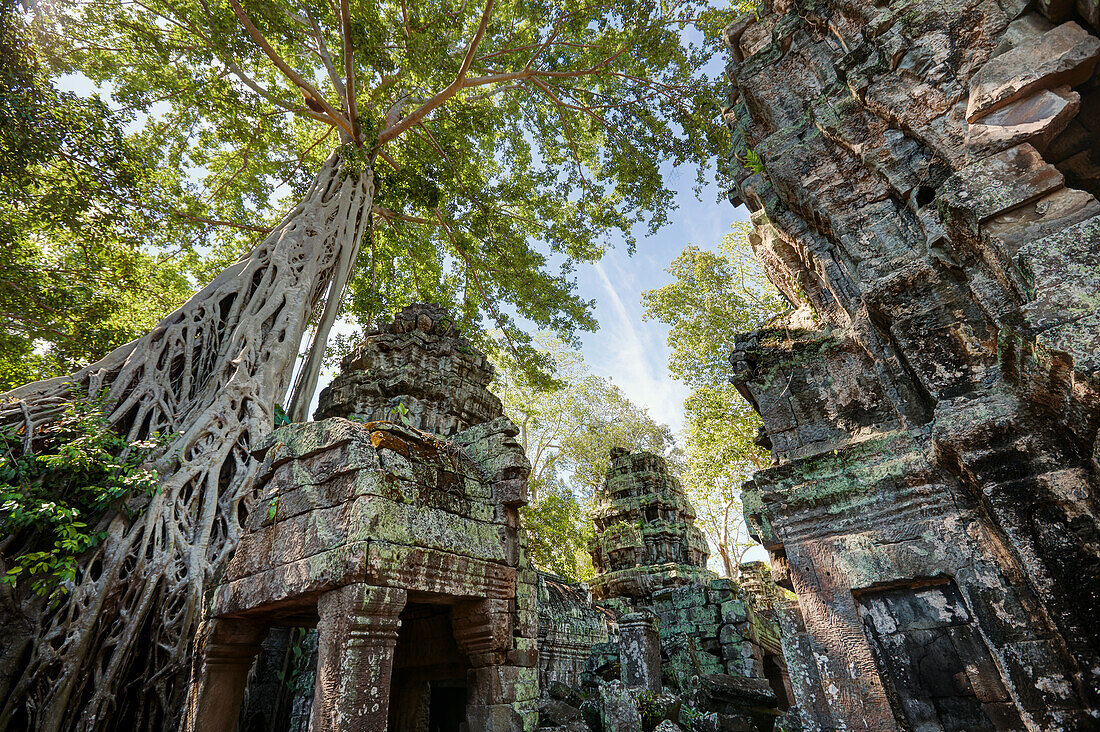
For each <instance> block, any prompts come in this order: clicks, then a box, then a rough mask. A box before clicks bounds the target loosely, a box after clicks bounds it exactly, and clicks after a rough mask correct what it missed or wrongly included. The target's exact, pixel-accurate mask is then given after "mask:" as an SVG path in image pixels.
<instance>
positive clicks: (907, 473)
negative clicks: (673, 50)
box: [725, 0, 1100, 730]
mask: <svg viewBox="0 0 1100 732" xmlns="http://www.w3.org/2000/svg"><path fill="white" fill-rule="evenodd" d="M1098 20H1100V6H1098V4H1097V2H1096V0H1078V1H1077V2H1076V3H1074V2H1066V1H1065V0H1042V1H1040V2H1039V3H1038V4H1033V3H1027V2H1022V1H1021V0H961V1H960V0H954V1H946V0H919V1H917V2H897V1H888V2H878V3H877V4H872V3H865V2H858V3H857V2H847V1H846V0H815V1H810V0H799V1H798V2H791V1H790V0H780V1H777V2H775V3H774V5H772V6H770V7H763V8H761V9H760V10H759V13H758V14H749V15H745V16H742V17H741V18H738V19H737V20H735V21H734V22H733V23H732V24H731V25H730V26H729V27H728V28H727V29H726V31H725V37H726V38H725V39H726V41H727V44H728V45H729V47H730V50H731V56H732V61H731V63H730V65H729V67H728V69H727V71H728V76H729V79H730V82H731V85H730V90H729V98H728V107H727V109H726V110H725V119H726V121H727V123H728V124H729V126H730V129H731V132H732V136H733V146H732V150H731V156H730V165H731V168H732V170H733V172H734V174H735V177H736V179H737V184H736V186H735V190H734V192H733V194H732V196H731V198H732V199H733V202H734V203H735V204H736V203H740V202H744V203H745V204H746V205H747V206H748V208H749V210H750V211H751V212H752V220H753V222H754V224H755V229H754V232H753V234H752V237H751V240H752V244H753V247H754V250H755V252H756V254H757V255H758V257H759V258H760V259H761V260H762V262H763V263H764V266H765V268H766V269H767V271H768V274H769V276H770V278H771V279H772V281H773V282H774V283H775V284H776V285H777V286H778V287H779V288H780V289H781V290H782V291H783V292H784V293H785V294H786V295H787V297H788V298H789V299H790V300H791V301H792V302H793V303H796V304H797V306H798V307H797V308H793V309H792V310H791V311H790V312H788V313H787V314H785V315H784V316H781V317H780V318H779V319H777V320H775V321H773V322H772V323H769V324H768V325H767V326H766V327H764V328H762V329H760V330H758V331H755V332H753V333H746V334H743V335H741V336H740V337H739V338H738V339H737V341H736V343H734V344H732V345H733V351H734V353H733V356H732V359H733V365H734V371H735V373H736V377H735V383H737V384H738V386H739V388H740V390H741V391H742V393H743V395H744V396H745V397H746V398H747V399H748V400H749V401H750V402H751V403H752V404H753V406H754V408H756V409H757V411H759V413H760V415H761V417H762V418H763V422H764V426H765V429H764V432H763V433H762V434H761V437H760V439H761V441H762V442H763V443H764V444H765V445H767V446H769V447H770V448H771V450H772V454H773V457H774V462H773V465H772V467H770V468H768V469H766V470H764V471H761V472H760V473H758V474H757V475H756V476H755V478H754V479H753V480H752V481H751V482H750V483H749V484H748V485H747V486H746V487H747V491H746V494H745V505H746V512H747V517H748V520H749V522H750V525H751V526H752V528H753V530H754V532H755V533H756V535H757V536H758V537H759V538H760V540H761V541H762V542H763V543H764V545H765V546H766V547H767V548H768V549H769V551H770V553H771V556H772V568H773V574H774V576H775V577H776V578H777V579H778V580H780V582H781V583H782V584H785V585H787V586H788V587H790V588H791V589H793V590H794V591H795V592H796V593H797V595H798V602H797V604H796V605H792V606H791V607H790V608H789V613H788V616H787V619H786V630H787V631H788V634H789V637H788V638H787V640H786V641H785V643H786V650H787V656H788V663H789V667H790V672H791V677H792V684H793V686H794V689H795V693H796V696H797V697H798V701H799V706H800V708H801V711H802V715H803V722H804V724H805V725H806V727H807V728H808V729H868V730H888V729H936V730H938V729H944V730H962V729H966V730H979V729H981V730H984V729H989V730H994V729H996V730H1003V729H1043V730H1062V729H1065V730H1084V729H1096V728H1097V725H1100V718H1098V711H1097V709H1098V704H1097V690H1098V688H1100V622H1097V620H1096V618H1097V617H1098V616H1100V526H1098V522H1097V490H1098V487H1097V478H1098V473H1100V445H1098V443H1097V428H1098V426H1100V307H1098V306H1100V204H1098V203H1097V200H1096V198H1095V197H1094V194H1095V193H1096V192H1098V191H1100V80H1098V78H1097V75H1096V65H1097V58H1098V57H1100V38H1097V23H1098Z"/></svg>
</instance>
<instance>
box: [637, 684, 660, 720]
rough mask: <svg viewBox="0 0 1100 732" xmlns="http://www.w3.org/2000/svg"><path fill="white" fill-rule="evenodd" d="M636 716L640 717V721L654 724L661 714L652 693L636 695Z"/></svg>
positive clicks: (646, 692)
mask: <svg viewBox="0 0 1100 732" xmlns="http://www.w3.org/2000/svg"><path fill="white" fill-rule="evenodd" d="M637 706H638V714H640V715H642V721H644V722H654V721H657V717H658V716H660V714H661V707H660V705H659V704H658V703H657V695H656V694H654V693H653V692H652V691H643V692H642V693H640V694H638V699H637Z"/></svg>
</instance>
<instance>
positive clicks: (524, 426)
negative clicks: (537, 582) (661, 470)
mask: <svg viewBox="0 0 1100 732" xmlns="http://www.w3.org/2000/svg"><path fill="white" fill-rule="evenodd" d="M537 344H538V347H539V350H540V353H541V355H542V357H543V358H544V359H545V361H546V362H547V363H549V364H550V365H551V368H552V369H553V374H554V375H555V378H556V382H555V383H554V384H552V385H551V386H549V387H543V386H541V385H538V384H532V383H531V382H529V381H527V380H526V378H525V374H524V372H523V371H522V370H521V369H519V368H517V367H516V366H515V365H513V364H509V363H508V362H505V361H497V363H496V366H497V374H496V379H495V380H494V382H493V386H492V389H493V390H494V391H495V392H496V393H497V394H498V395H499V396H500V398H501V401H503V402H504V411H505V413H506V414H507V415H508V416H509V417H510V418H511V419H512V421H513V422H515V423H516V425H517V426H518V427H519V429H520V434H519V440H520V444H521V445H523V449H524V451H525V452H526V454H527V458H528V459H529V460H530V461H531V479H530V500H531V503H530V505H528V506H527V507H526V508H524V509H523V511H522V516H523V519H524V525H525V526H526V527H527V532H528V535H529V536H530V538H531V549H530V551H531V557H532V559H533V560H534V562H535V564H536V565H537V566H540V567H542V568H544V569H550V570H552V571H553V572H555V573H557V574H559V575H561V576H562V577H564V578H566V579H568V580H571V581H580V580H586V579H590V578H591V577H592V574H593V571H594V570H593V568H592V561H591V557H590V556H589V554H588V540H589V539H590V538H591V535H592V524H591V521H590V519H589V516H588V514H589V512H590V510H591V508H592V498H593V494H594V493H595V491H596V490H597V489H598V488H599V487H600V485H602V483H603V481H604V477H605V475H606V474H607V469H608V466H609V464H610V450H611V448H612V447H625V448H628V449H630V450H649V451H651V452H655V453H657V454H660V455H666V456H668V455H670V454H671V452H672V450H673V438H672V432H671V430H670V429H669V428H668V426H667V425H660V424H657V423H656V422H655V421H654V420H653V418H652V417H650V416H649V414H648V413H647V412H646V411H645V410H644V409H642V408H640V407H638V406H637V405H635V404H633V403H632V402H631V401H630V400H629V399H627V398H626V395H624V394H623V393H622V391H621V390H620V389H619V388H618V387H616V386H615V385H614V384H611V383H610V382H609V381H607V380H606V379H602V378H600V377H598V376H595V375H593V374H592V373H590V372H589V371H588V368H587V367H586V366H585V364H584V361H583V360H582V359H581V357H580V355H579V354H578V353H576V352H575V351H572V350H571V349H569V348H568V347H567V346H566V345H565V344H563V343H562V342H560V341H556V340H553V339H546V338H543V339H541V340H539V341H537Z"/></svg>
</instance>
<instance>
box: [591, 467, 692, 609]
mask: <svg viewBox="0 0 1100 732" xmlns="http://www.w3.org/2000/svg"><path fill="white" fill-rule="evenodd" d="M596 503H597V507H596V511H595V512H594V513H593V515H592V521H593V523H594V524H595V526H596V532H597V534H596V537H595V540H594V541H593V542H592V544H591V546H590V547H589V551H590V552H591V554H592V564H593V565H594V566H595V568H596V578H595V579H594V580H593V581H592V594H593V595H594V596H595V597H596V598H598V599H601V600H602V599H606V598H609V597H632V598H637V599H642V598H648V597H651V596H652V595H653V592H654V591H655V590H659V589H661V588H662V587H672V586H675V585H682V584H686V583H696V584H702V583H705V582H706V581H707V580H708V579H710V577H711V574H710V573H709V572H708V571H707V569H706V564H707V540H706V537H704V536H703V532H702V531H700V530H699V529H698V528H697V527H696V526H695V524H694V519H695V511H694V509H692V507H691V504H690V503H688V500H687V498H686V497H685V495H684V489H683V487H681V486H680V482H679V481H678V480H676V479H675V478H674V477H673V476H672V475H670V474H669V472H668V468H667V466H666V465H665V462H664V460H663V459H662V458H660V457H658V456H657V455H653V454H650V453H647V452H640V453H634V454H630V453H629V452H628V451H627V450H625V449H623V448H613V449H612V450H611V467H610V469H609V471H608V473H607V480H606V482H605V483H604V486H603V490H601V491H600V492H599V493H598V494H597V495H596Z"/></svg>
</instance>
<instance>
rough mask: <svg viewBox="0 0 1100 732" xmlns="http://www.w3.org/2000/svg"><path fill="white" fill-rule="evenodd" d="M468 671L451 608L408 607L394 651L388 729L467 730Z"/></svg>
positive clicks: (422, 731) (396, 731) (402, 731)
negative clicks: (455, 629)
mask: <svg viewBox="0 0 1100 732" xmlns="http://www.w3.org/2000/svg"><path fill="white" fill-rule="evenodd" d="M469 668H470V663H469V659H468V658H467V657H466V655H465V654H464V653H462V651H461V650H459V648H458V644H457V643H456V642H455V637H454V628H453V626H452V624H451V606H449V605H437V604H429V603H418V602H410V603H409V604H408V605H406V606H405V609H404V610H403V611H402V612H401V629H400V631H399V632H398V636H397V647H396V648H395V649H394V658H393V680H392V682H391V684H390V714H389V731H390V732H460V730H464V729H465V723H466V704H467V693H466V672H467V671H468V670H469Z"/></svg>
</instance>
